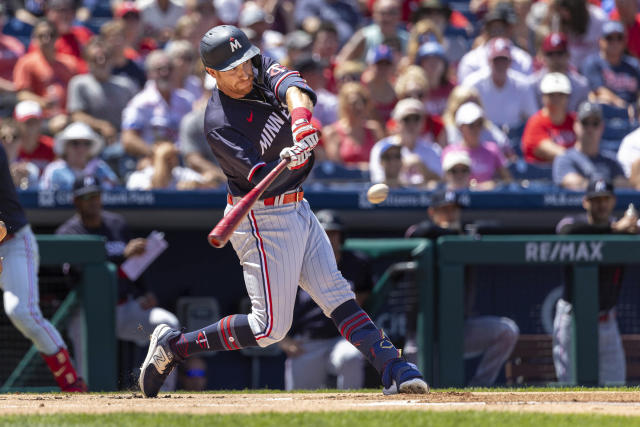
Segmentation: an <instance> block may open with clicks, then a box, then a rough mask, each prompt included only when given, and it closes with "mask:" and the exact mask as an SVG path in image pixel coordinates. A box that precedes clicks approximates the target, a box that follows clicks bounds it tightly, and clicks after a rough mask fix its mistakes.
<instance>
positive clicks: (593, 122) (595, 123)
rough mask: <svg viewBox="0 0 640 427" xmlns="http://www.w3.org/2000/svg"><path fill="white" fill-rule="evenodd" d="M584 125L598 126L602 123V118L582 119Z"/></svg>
mask: <svg viewBox="0 0 640 427" xmlns="http://www.w3.org/2000/svg"><path fill="white" fill-rule="evenodd" d="M580 123H582V126H584V127H594V128H597V127H598V126H600V123H602V122H601V121H600V120H581V121H580Z"/></svg>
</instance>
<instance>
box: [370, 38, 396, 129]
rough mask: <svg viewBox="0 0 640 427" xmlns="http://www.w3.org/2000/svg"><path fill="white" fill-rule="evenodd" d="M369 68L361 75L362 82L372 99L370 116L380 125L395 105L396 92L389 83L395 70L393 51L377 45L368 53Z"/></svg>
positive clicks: (389, 115) (384, 121)
mask: <svg viewBox="0 0 640 427" xmlns="http://www.w3.org/2000/svg"><path fill="white" fill-rule="evenodd" d="M367 59H368V62H369V69H368V70H367V71H366V72H365V73H364V75H363V76H362V83H363V84H364V85H365V86H366V87H367V89H369V93H370V94H371V101H372V109H373V111H372V113H373V114H372V115H371V118H372V119H374V120H377V121H379V122H380V124H381V125H383V126H384V124H385V123H386V122H387V120H389V117H391V110H393V107H394V106H395V105H396V101H397V100H396V93H395V92H394V90H393V86H392V85H391V80H392V79H393V75H394V72H395V66H394V62H393V52H392V51H391V48H390V47H389V46H386V45H383V44H381V45H379V46H377V47H376V48H375V49H374V50H372V51H371V52H370V53H369V58H367Z"/></svg>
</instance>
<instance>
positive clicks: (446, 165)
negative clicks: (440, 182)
mask: <svg viewBox="0 0 640 427" xmlns="http://www.w3.org/2000/svg"><path fill="white" fill-rule="evenodd" d="M456 165H464V166H468V167H471V157H470V156H469V153H467V152H466V151H462V150H455V151H449V152H448V153H447V155H446V156H445V157H444V159H442V170H444V171H445V172H447V171H448V170H449V169H451V168H453V167H454V166H456Z"/></svg>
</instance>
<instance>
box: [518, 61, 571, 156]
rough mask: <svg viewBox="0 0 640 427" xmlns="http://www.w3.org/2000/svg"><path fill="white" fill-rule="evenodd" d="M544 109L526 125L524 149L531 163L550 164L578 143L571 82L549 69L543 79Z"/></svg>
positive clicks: (523, 137)
mask: <svg viewBox="0 0 640 427" xmlns="http://www.w3.org/2000/svg"><path fill="white" fill-rule="evenodd" d="M540 92H542V105H543V107H542V109H541V110H539V111H538V112H537V113H536V114H534V115H533V116H532V117H531V118H530V119H529V120H528V121H527V125H526V126H525V128H524V134H523V135H522V152H523V154H524V159H525V160H526V161H527V162H529V163H542V164H547V165H550V164H551V162H552V161H553V159H554V158H555V157H556V156H559V155H561V154H564V152H565V150H567V149H568V148H571V147H573V145H574V144H575V143H576V134H575V132H574V130H573V124H574V122H575V114H573V113H570V112H569V110H568V104H569V95H571V82H570V81H569V78H568V77H567V76H565V75H564V74H562V73H548V74H547V75H545V76H544V77H543V78H542V81H540Z"/></svg>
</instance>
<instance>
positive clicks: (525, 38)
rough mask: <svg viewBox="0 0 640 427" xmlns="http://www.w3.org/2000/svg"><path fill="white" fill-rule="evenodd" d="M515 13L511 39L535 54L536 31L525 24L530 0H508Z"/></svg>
mask: <svg viewBox="0 0 640 427" xmlns="http://www.w3.org/2000/svg"><path fill="white" fill-rule="evenodd" d="M509 3H511V4H512V5H513V11H514V14H515V18H516V19H515V24H514V25H513V30H512V33H511V41H513V44H515V45H516V46H518V47H519V48H520V49H522V50H524V51H525V52H527V53H528V54H529V55H531V56H534V55H535V54H536V46H537V43H536V41H537V39H536V32H535V30H534V29H532V28H530V27H529V26H528V25H527V17H528V16H529V12H530V11H531V5H532V3H533V1H532V0H510V1H509Z"/></svg>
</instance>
